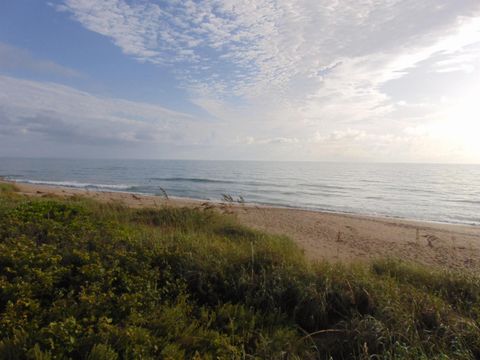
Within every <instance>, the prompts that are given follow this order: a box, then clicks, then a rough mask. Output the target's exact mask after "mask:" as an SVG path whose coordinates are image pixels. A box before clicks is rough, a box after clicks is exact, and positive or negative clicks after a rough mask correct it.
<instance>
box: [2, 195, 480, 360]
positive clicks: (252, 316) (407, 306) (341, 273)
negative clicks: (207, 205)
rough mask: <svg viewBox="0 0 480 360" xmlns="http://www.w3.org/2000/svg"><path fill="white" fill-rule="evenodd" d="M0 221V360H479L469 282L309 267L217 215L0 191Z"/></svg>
mask: <svg viewBox="0 0 480 360" xmlns="http://www.w3.org/2000/svg"><path fill="white" fill-rule="evenodd" d="M7 193H8V194H7ZM0 215H1V216H0V339H1V340H0V359H69V358H70V359H139V358H141V359H157V358H161V359H237V358H238V359H246V358H252V359H355V358H357V359H413V358H415V359H447V358H455V359H475V358H479V357H480V331H479V323H478V321H479V314H480V312H479V307H480V300H479V299H480V295H479V294H480V285H479V284H480V280H479V278H478V277H476V276H475V275H471V274H461V273H453V272H446V271H442V270H434V269H425V268H423V267H420V266H414V265H412V264H406V263H403V262H399V261H395V260H381V261H376V262H374V263H372V264H370V265H365V264H364V265H355V264H353V265H342V264H333V263H327V262H323V263H318V264H312V263H310V262H308V261H307V260H306V259H305V257H304V256H303V253H302V251H301V250H300V249H299V248H297V247H296V246H295V244H294V243H293V242H291V241H290V240H289V239H287V238H285V237H281V236H273V235H268V234H264V233H261V232H258V231H254V230H251V229H248V228H245V227H244V226H241V225H239V224H238V223H237V222H236V221H235V219H234V218H232V217H229V216H226V215H222V214H220V213H217V212H215V211H214V210H212V209H210V210H202V209H191V208H173V207H172V208H170V207H163V208H158V209H130V208H126V207H124V206H122V205H121V204H118V203H109V204H102V203H97V202H94V201H92V200H87V199H84V198H81V197H74V198H72V199H69V200H62V199H58V198H52V197H45V198H36V199H33V198H26V197H22V196H21V195H13V196H12V195H11V192H9V191H7V192H4V191H1V195H0Z"/></svg>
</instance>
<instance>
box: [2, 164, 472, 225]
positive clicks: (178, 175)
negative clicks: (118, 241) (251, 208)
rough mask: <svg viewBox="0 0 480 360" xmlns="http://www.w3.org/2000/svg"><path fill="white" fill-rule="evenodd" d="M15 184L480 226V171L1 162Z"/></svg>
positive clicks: (400, 166)
mask: <svg viewBox="0 0 480 360" xmlns="http://www.w3.org/2000/svg"><path fill="white" fill-rule="evenodd" d="M0 176H2V177H4V178H6V179H9V180H14V181H19V182H25V183H33V184H46V185H60V186H67V187H72V188H85V189H91V190H99V191H125V192H132V193H144V194H160V193H161V192H162V190H161V189H164V190H165V191H166V192H167V193H168V194H169V195H170V196H177V197H188V198H195V199H204V200H211V201H219V200H222V197H223V194H227V195H231V196H232V197H233V198H234V199H239V198H240V197H242V198H243V199H244V200H245V201H246V202H249V203H257V204H265V205H276V206H285V207H295V208H302V209H310V210H319V211H331V212H341V213H354V214H364V215H376V216H387V217H400V218H407V219H418V220H427V221H435V222H449V223H461V224H470V225H480V165H450V164H448V165H447V164H378V163H328V162H257V161H193V160H192V161H190V160H188V161H187V160H91V159H88V160H87V159H68V160H67V159H24V158H22V159H13V158H0Z"/></svg>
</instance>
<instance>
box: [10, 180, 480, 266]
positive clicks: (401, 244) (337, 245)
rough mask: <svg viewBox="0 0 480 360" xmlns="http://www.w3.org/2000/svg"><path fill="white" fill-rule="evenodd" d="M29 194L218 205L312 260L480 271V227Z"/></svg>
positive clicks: (67, 191) (112, 195) (62, 192)
mask: <svg viewBox="0 0 480 360" xmlns="http://www.w3.org/2000/svg"><path fill="white" fill-rule="evenodd" d="M17 186H18V187H19V189H20V191H21V192H22V193H23V194H25V195H29V196H45V195H48V194H52V195H57V196H66V197H68V196H72V195H85V196H88V197H91V198H94V199H98V200H100V201H120V202H122V203H124V204H126V205H128V206H132V207H144V206H145V207H146V206H162V205H169V206H204V207H205V206H213V207H215V208H217V209H218V210H219V211H223V212H228V213H231V214H233V215H234V216H236V217H237V218H238V219H239V221H240V222H241V223H243V224H245V225H248V226H251V227H253V228H256V229H261V230H265V231H268V232H271V233H276V234H283V235H287V236H289V237H290V238H291V239H293V240H294V241H295V242H296V243H297V244H298V245H299V246H300V247H301V248H303V249H304V251H305V254H306V255H307V256H308V257H309V258H310V259H312V260H321V259H327V260H331V261H342V262H350V261H365V260H369V259H372V258H378V257H392V258H400V259H404V260H409V261H414V262H418V263H422V264H426V265H432V266H436V267H445V268H463V269H470V270H473V271H476V270H478V269H480V227H476V226H463V225H453V224H437V223H429V222H421V221H410V220H400V219H393V218H380V217H369V216H359V215H346V214H332V213H325V212H316V211H306V210H299V209H286V208H279V207H267V206H257V205H249V204H245V205H241V204H228V203H209V204H208V205H207V204H206V203H204V202H202V201H197V200H191V199H178V198H175V199H172V198H170V199H168V200H166V199H164V198H162V197H158V196H143V195H137V194H129V193H119V192H118V193H117V192H92V191H88V190H83V189H72V188H62V187H51V186H44V185H32V184H19V183H17Z"/></svg>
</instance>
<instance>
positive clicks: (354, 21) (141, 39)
mask: <svg viewBox="0 0 480 360" xmlns="http://www.w3.org/2000/svg"><path fill="white" fill-rule="evenodd" d="M58 9H59V10H61V11H63V12H66V13H69V14H70V15H71V16H72V18H73V19H75V20H76V21H78V22H79V23H80V24H82V25H83V26H84V27H85V28H87V29H89V30H91V31H94V32H97V33H99V34H101V35H103V36H106V37H108V38H109V39H111V40H112V41H113V43H114V44H116V45H117V46H118V47H119V48H120V49H121V50H122V51H123V52H124V53H125V54H127V55H129V56H132V57H134V58H136V59H138V60H139V61H141V62H151V63H154V64H157V65H159V66H165V67H169V68H171V69H172V72H174V73H175V74H176V75H177V76H178V78H179V80H180V81H181V82H182V84H183V86H185V87H186V88H187V89H188V90H189V91H190V94H191V101H192V102H193V103H195V104H196V105H198V106H200V107H202V108H203V109H205V110H206V111H208V112H209V113H210V114H212V115H214V116H215V117H217V118H219V119H221V120H222V121H223V122H224V123H226V124H228V125H225V128H224V129H222V131H223V132H222V131H220V132H222V134H221V135H220V137H221V138H222V139H224V140H222V141H224V142H225V143H227V142H229V141H230V142H231V143H236V144H240V143H242V144H244V145H245V144H250V145H252V144H257V145H259V144H263V145H273V144H275V143H277V144H278V143H282V144H284V145H285V146H289V145H290V146H295V148H296V149H297V151H300V150H298V148H299V147H300V145H301V144H308V146H307V145H305V146H307V147H314V146H317V147H321V146H330V147H332V149H336V150H335V151H338V149H339V146H340V145H341V144H343V146H346V147H347V148H350V149H351V150H352V151H353V149H354V148H358V146H357V145H358V144H363V145H362V146H361V150H358V151H359V152H360V153H361V154H363V155H365V156H367V154H368V153H369V151H370V152H372V150H371V149H370V150H369V147H368V146H367V143H368V142H373V143H375V144H377V145H378V144H380V145H381V149H382V151H383V153H389V154H390V155H391V156H392V157H394V158H395V157H396V156H397V155H398V154H400V153H402V151H403V153H405V154H408V156H413V155H411V154H414V153H415V151H414V150H412V149H414V148H415V149H424V150H423V151H427V150H426V149H427V148H428V152H429V153H430V154H432V153H434V152H435V151H434V150H432V149H435V148H437V150H436V151H438V152H441V151H440V150H441V149H445V148H446V147H445V146H443V144H444V143H445V141H446V140H445V139H444V138H442V140H441V141H442V142H443V143H440V142H437V145H436V146H435V141H437V140H438V139H437V137H435V136H430V135H428V134H427V133H423V134H415V131H416V130H413V129H420V128H421V126H422V124H423V125H424V124H432V123H435V122H439V121H443V116H444V115H443V114H442V113H443V112H444V111H443V110H445V109H447V108H449V107H451V105H448V106H447V105H445V104H443V103H441V102H440V100H436V99H434V98H433V95H432V96H430V97H426V98H425V97H422V98H420V97H419V98H418V99H413V100H412V99H409V101H408V102H407V101H405V99H404V96H400V95H402V94H400V95H399V94H398V93H396V94H393V93H389V92H388V91H386V90H385V85H386V84H391V83H393V82H396V81H399V79H402V78H404V77H405V76H407V75H409V74H411V73H413V72H415V71H418V72H419V73H420V72H421V74H420V75H418V76H417V78H416V80H415V81H416V82H413V81H412V83H411V88H409V89H406V90H404V91H403V94H404V95H409V94H411V93H414V92H415V90H416V86H417V84H422V83H423V82H424V81H426V80H428V79H430V77H432V76H441V75H444V74H450V73H457V72H462V73H467V74H475V73H476V71H478V70H479V66H480V64H479V56H480V50H479V49H480V46H479V45H480V3H479V2H478V0H424V1H403V0H383V1H378V0H363V1H358V0H337V1H330V0H257V1H251V0H204V1H200V2H197V1H191V0H186V1H174V2H151V1H144V0H64V1H63V5H61V6H59V7H58ZM433 59H435V62H434V63H433V65H426V64H428V63H430V62H431V61H433ZM443 81H448V80H443ZM448 85H449V83H447V82H445V83H440V85H439V84H436V86H437V87H442V86H444V87H445V89H446V88H448ZM432 94H433V92H432ZM447 95H450V94H445V96H447ZM457 103H458V101H457ZM452 116H453V115H452ZM419 126H420V127H419ZM465 126H471V124H470V123H468V124H467V123H465ZM408 128H410V130H411V131H410V130H405V129H408ZM252 129H254V130H252ZM409 131H410V133H409ZM312 134H317V135H315V136H314V135H312ZM323 134H326V135H323ZM420 135H421V136H420ZM237 138H239V139H243V140H242V141H239V142H238V141H236V140H235V139H237ZM426 138H428V141H427V142H428V143H429V145H428V146H424V143H421V142H422V141H424V140H425V139H426ZM422 139H423V140H422ZM435 139H437V140H435ZM438 141H440V140H438ZM347 142H351V143H353V144H357V145H351V146H350V145H348V144H346V143H347ZM452 143H454V142H452ZM377 145H375V146H373V148H375V149H376V146H377ZM380 145H378V146H380ZM349 146H350V147H349ZM352 146H353V147H352ZM371 148H372V147H371ZM388 149H390V150H388ZM402 149H403V150H402ZM438 149H440V150H438ZM310 150H311V151H314V150H312V149H310ZM323 150H326V149H323ZM332 151H333V150H332ZM452 153H453V152H452ZM298 154H299V157H302V155H300V152H299V153H298ZM319 154H320V152H319ZM363 155H362V156H363ZM444 155H445V156H448V154H447V153H445V154H444ZM312 156H316V154H315V153H314V154H313V155H312ZM319 156H320V155H319ZM475 156H477V155H475ZM478 156H479V159H480V153H479V154H478Z"/></svg>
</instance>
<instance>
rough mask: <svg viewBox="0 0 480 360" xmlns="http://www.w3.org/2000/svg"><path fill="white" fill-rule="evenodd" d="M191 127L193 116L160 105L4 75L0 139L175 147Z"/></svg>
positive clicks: (0, 87)
mask: <svg viewBox="0 0 480 360" xmlns="http://www.w3.org/2000/svg"><path fill="white" fill-rule="evenodd" d="M192 124H193V125H195V121H194V119H193V118H192V117H191V116H190V115H187V114H183V113H179V112H175V111H171V110H169V109H166V108H163V107H160V106H156V105H151V104H146V103H139V102H132V101H127V100H122V99H115V98H102V97H97V96H94V95H92V94H89V93H87V92H83V91H79V90H76V89H74V88H71V87H68V86H63V85H59V84H54V83H44V82H36V81H29V80H20V79H15V78H12V77H7V76H0V129H1V131H0V135H5V136H7V135H8V136H15V137H19V138H20V137H22V136H33V139H38V138H44V139H46V140H48V141H54V142H67V143H69V142H70V143H72V142H73V143H83V144H93V145H108V144H111V143H116V144H122V143H136V142H147V143H155V142H171V143H175V142H179V141H181V137H182V136H187V134H186V129H187V128H188V127H189V126H192Z"/></svg>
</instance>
